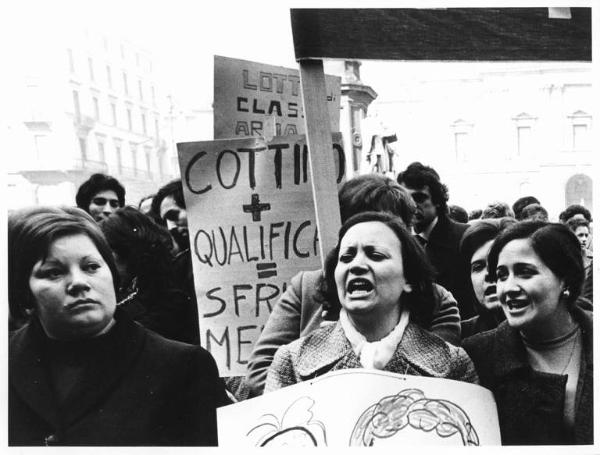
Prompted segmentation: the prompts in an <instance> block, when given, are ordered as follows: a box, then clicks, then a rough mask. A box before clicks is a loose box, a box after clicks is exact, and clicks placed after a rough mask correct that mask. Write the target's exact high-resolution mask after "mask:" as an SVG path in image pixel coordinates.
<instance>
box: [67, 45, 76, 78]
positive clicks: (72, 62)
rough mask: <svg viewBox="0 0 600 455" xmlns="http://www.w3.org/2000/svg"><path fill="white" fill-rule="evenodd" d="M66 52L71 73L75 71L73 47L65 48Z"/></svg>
mask: <svg viewBox="0 0 600 455" xmlns="http://www.w3.org/2000/svg"><path fill="white" fill-rule="evenodd" d="M67 53H68V54H69V71H71V73H74V72H75V58H74V57H73V49H67Z"/></svg>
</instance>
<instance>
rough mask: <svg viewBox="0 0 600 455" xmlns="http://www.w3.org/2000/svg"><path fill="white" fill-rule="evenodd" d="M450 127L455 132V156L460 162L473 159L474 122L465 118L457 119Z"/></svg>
mask: <svg viewBox="0 0 600 455" xmlns="http://www.w3.org/2000/svg"><path fill="white" fill-rule="evenodd" d="M450 127H451V128H452V132H453V142H454V144H453V145H454V157H455V159H456V161H458V162H463V163H464V162H466V161H469V160H470V159H471V133H472V130H473V124H472V123H468V122H466V121H465V120H463V119H458V120H455V121H454V122H453V123H452V124H451V125H450Z"/></svg>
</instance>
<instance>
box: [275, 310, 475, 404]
mask: <svg viewBox="0 0 600 455" xmlns="http://www.w3.org/2000/svg"><path fill="white" fill-rule="evenodd" d="M349 368H362V365H361V363H360V361H359V359H358V357H357V355H356V354H355V353H354V351H353V350H352V346H351V345H350V342H349V341H348V339H347V338H346V335H345V334H344V330H343V329H342V326H341V324H340V323H339V321H338V322H337V323H336V324H331V325H329V326H326V327H322V328H320V329H318V330H316V331H314V332H312V333H311V334H310V335H307V336H306V337H303V338H300V339H298V340H296V341H294V342H292V343H290V344H287V345H284V346H281V347H280V348H279V349H278V350H277V353H276V354H275V358H274V360H273V363H272V364H271V367H270V368H269V372H268V374H267V383H266V386H265V392H269V391H272V390H276V389H279V388H281V387H286V386H289V385H293V384H296V383H298V382H302V381H306V380H309V379H312V378H315V377H317V376H321V375H323V374H325V373H329V372H330V371H336V370H343V369H349ZM384 371H390V372H392V373H400V374H408V375H414V376H430V377H436V378H447V379H455V380H458V381H465V382H472V383H478V382H479V379H478V377H477V373H476V372H475V367H474V366H473V362H471V359H470V358H469V356H468V355H467V353H466V352H465V351H464V350H463V349H462V348H459V347H456V346H453V345H451V344H449V343H447V342H445V341H444V340H442V339H441V338H439V337H438V336H436V335H433V334H431V333H429V332H427V331H425V330H423V329H421V328H420V327H419V326H418V325H416V324H414V323H412V322H409V324H408V326H407V327H406V330H405V332H404V336H403V337H402V340H401V341H400V344H399V345H398V347H397V348H396V351H395V352H394V354H393V356H392V358H391V360H390V361H389V362H388V364H387V365H386V366H385V368H384Z"/></svg>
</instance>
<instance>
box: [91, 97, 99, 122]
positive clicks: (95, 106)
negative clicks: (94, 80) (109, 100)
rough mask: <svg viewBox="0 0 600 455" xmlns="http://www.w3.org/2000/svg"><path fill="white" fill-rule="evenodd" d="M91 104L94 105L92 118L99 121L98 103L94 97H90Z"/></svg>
mask: <svg viewBox="0 0 600 455" xmlns="http://www.w3.org/2000/svg"><path fill="white" fill-rule="evenodd" d="M92 102H93V103H94V118H95V119H96V120H98V121H99V120H100V103H99V101H98V98H97V97H96V96H94V97H92Z"/></svg>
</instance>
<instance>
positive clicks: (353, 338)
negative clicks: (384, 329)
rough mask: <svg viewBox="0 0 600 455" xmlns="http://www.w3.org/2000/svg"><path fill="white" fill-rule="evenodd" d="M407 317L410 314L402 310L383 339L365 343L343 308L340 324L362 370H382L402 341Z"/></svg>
mask: <svg viewBox="0 0 600 455" xmlns="http://www.w3.org/2000/svg"><path fill="white" fill-rule="evenodd" d="M409 316H410V312H409V310H408V308H404V309H403V310H402V313H401V315H400V321H398V325H396V327H394V329H393V330H392V331H391V332H390V333H389V334H388V335H386V336H385V337H384V338H382V339H381V340H379V341H373V342H369V341H367V339H366V338H365V336H364V335H363V334H362V333H360V332H359V331H358V330H356V329H355V328H354V326H353V325H352V322H350V319H349V318H348V315H347V314H346V311H345V310H344V309H343V308H342V310H341V311H340V324H341V326H342V330H343V331H344V334H345V335H346V338H348V341H349V342H350V345H351V346H352V350H353V351H354V353H355V354H356V355H357V356H358V358H359V360H360V363H361V365H362V366H363V367H364V368H371V369H376V370H383V368H384V367H385V366H386V365H387V364H388V362H389V361H390V360H391V358H392V356H393V355H394V352H396V348H397V347H398V345H399V344H400V341H401V340H402V336H403V335H404V330H405V329H406V326H407V325H408V319H409Z"/></svg>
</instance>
